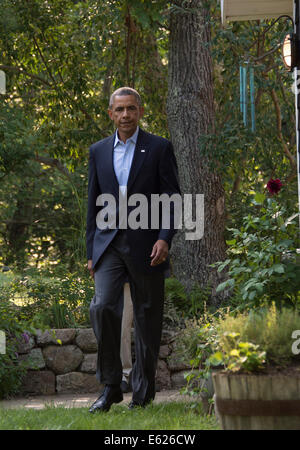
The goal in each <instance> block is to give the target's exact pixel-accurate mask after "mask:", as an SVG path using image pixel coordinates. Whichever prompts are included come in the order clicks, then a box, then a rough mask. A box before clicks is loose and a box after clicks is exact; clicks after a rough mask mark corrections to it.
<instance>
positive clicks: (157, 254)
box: [150, 239, 169, 266]
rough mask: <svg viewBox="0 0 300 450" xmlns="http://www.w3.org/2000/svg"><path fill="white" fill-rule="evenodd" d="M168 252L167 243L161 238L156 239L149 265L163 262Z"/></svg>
mask: <svg viewBox="0 0 300 450" xmlns="http://www.w3.org/2000/svg"><path fill="white" fill-rule="evenodd" d="M168 253H169V244H168V243H167V242H166V241H164V240H163V239H158V241H156V242H155V244H154V245H153V249H152V253H151V255H150V258H152V261H151V264H150V266H157V265H158V264H161V263H162V262H164V261H165V260H166V258H167V256H168Z"/></svg>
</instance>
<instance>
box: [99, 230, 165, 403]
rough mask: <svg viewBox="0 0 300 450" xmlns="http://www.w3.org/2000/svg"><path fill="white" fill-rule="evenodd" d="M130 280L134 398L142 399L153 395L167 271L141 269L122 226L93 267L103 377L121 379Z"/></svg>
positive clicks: (106, 381)
mask: <svg viewBox="0 0 300 450" xmlns="http://www.w3.org/2000/svg"><path fill="white" fill-rule="evenodd" d="M126 280H128V281H129V283H130V290H131V296H132V303H133V310H134V329H135V363H134V365H133V370H132V388H133V396H132V399H133V400H134V401H137V402H144V401H149V400H151V399H154V397H155V372H156V366H157V359H158V353H159V346H160V340H161V332H162V317H163V303H164V272H156V273H153V274H152V273H151V274H145V273H141V272H139V271H138V270H137V265H136V262H135V264H134V261H133V260H132V258H131V257H130V249H129V246H128V241H127V236H126V230H121V231H118V233H117V235H116V237H115V238H114V240H113V241H112V242H111V244H110V245H109V246H108V248H107V249H106V251H105V253H104V254H103V255H102V257H101V259H100V263H99V264H97V265H96V267H95V296H94V298H93V300H92V301H91V305H90V319H91V324H92V327H93V329H94V333H95V336H96V338H97V342H98V361H97V372H96V377H97V379H98V381H99V382H100V383H104V384H120V383H121V381H122V364H121V358H120V341H121V322H122V312H123V292H124V283H125V282H126Z"/></svg>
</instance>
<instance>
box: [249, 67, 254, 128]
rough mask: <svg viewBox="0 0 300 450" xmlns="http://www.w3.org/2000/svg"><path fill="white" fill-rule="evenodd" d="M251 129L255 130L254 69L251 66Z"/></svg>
mask: <svg viewBox="0 0 300 450" xmlns="http://www.w3.org/2000/svg"><path fill="white" fill-rule="evenodd" d="M250 103H251V130H252V131H253V133H254V131H255V97H254V69H253V67H250Z"/></svg>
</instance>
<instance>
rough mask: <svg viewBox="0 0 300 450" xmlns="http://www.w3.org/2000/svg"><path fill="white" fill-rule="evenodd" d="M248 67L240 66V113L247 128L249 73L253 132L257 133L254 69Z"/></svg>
mask: <svg viewBox="0 0 300 450" xmlns="http://www.w3.org/2000/svg"><path fill="white" fill-rule="evenodd" d="M246 64H247V65H244V66H240V111H241V113H242V115H243V122H244V125H245V127H247V126H248V72H249V89H250V106H251V130H252V131H253V132H254V131H255V101H254V98H255V96H254V68H253V67H249V66H248V63H246Z"/></svg>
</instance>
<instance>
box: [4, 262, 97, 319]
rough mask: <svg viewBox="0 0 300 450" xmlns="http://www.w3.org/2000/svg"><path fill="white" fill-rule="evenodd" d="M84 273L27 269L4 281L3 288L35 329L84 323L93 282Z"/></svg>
mask: <svg viewBox="0 0 300 450" xmlns="http://www.w3.org/2000/svg"><path fill="white" fill-rule="evenodd" d="M86 272H87V271H86ZM86 272H84V271H81V272H76V271H73V272H72V273H70V272H68V270H67V269H66V268H65V267H60V268H59V269H57V268H56V269H52V270H49V269H47V270H46V269H45V270H37V269H33V268H31V269H27V270H26V272H25V273H24V275H22V276H20V275H19V276H16V277H15V279H14V280H13V281H11V282H10V283H8V284H7V286H6V290H7V292H9V295H10V297H11V298H12V299H14V301H15V302H16V303H17V304H19V305H20V306H19V307H20V310H21V311H22V316H23V317H24V318H26V319H27V320H28V321H29V320H30V321H31V322H32V323H33V325H34V326H35V327H36V328H41V327H49V328H70V327H75V326H86V325H88V324H89V323H90V322H89V305H90V302H91V300H92V297H93V295H94V284H93V282H92V280H91V278H90V275H89V273H86Z"/></svg>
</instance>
